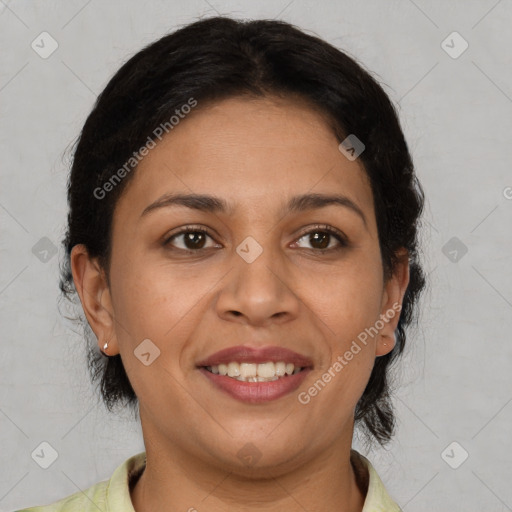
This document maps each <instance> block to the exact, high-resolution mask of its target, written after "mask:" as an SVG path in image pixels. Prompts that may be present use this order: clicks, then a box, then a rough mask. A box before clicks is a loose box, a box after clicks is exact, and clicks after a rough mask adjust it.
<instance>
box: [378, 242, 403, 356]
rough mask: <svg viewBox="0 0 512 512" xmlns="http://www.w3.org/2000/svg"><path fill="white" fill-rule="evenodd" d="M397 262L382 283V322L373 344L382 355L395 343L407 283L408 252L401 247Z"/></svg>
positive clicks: (379, 354) (390, 349) (389, 350)
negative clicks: (390, 273) (385, 280)
mask: <svg viewBox="0 0 512 512" xmlns="http://www.w3.org/2000/svg"><path fill="white" fill-rule="evenodd" d="M396 256H397V259H398V261H397V263H396V266H395V269H394V270H393V275H392V276H391V277H390V278H389V279H388V280H387V282H385V283H384V289H383V292H382V303H381V312H380V320H381V321H382V322H383V323H384V326H383V327H382V329H380V332H379V336H378V338H377V342H376V345H375V355H376V356H384V355H386V354H388V353H389V352H391V351H392V350H393V348H394V346H395V344H396V338H395V331H396V328H397V325H398V320H399V319H400V311H401V310H402V302H403V298H404V295H405V291H406V290H407V286H408V284H409V253H408V251H407V249H405V248H402V249H399V250H398V251H397V252H396Z"/></svg>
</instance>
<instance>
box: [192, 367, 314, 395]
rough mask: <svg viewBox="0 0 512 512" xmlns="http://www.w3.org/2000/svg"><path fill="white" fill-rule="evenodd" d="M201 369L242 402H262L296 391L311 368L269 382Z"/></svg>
mask: <svg viewBox="0 0 512 512" xmlns="http://www.w3.org/2000/svg"><path fill="white" fill-rule="evenodd" d="M199 371H200V372H201V373H202V374H203V375H205V376H206V377H207V378H208V379H209V380H210V382H212V383H213V384H214V385H215V386H216V387H217V388H219V389H220V390H222V391H224V392H225V393H227V394H228V395H230V396H232V397H233V398H236V399H237V400H241V401H242V402H247V403H251V404H260V403H264V402H270V401H271V400H277V399H278V398H281V397H282V396H285V395H287V394H289V393H292V392H293V391H295V390H296V389H297V388H298V387H299V386H300V385H301V384H302V382H303V381H304V379H305V378H306V376H307V374H308V373H309V371H310V368H305V369H304V370H302V371H300V372H299V373H296V374H295V375H288V376H286V377H280V378H279V379H277V380H273V381H269V382H242V381H240V380H236V379H232V378H231V377H227V376H225V375H218V374H215V373H212V372H209V371H208V370H207V369H206V368H199Z"/></svg>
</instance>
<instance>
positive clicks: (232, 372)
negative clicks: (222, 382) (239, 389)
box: [228, 363, 240, 377]
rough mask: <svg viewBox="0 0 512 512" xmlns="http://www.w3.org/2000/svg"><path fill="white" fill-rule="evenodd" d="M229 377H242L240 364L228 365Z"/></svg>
mask: <svg viewBox="0 0 512 512" xmlns="http://www.w3.org/2000/svg"><path fill="white" fill-rule="evenodd" d="M228 376H229V377H240V365H239V364H238V363H229V364H228Z"/></svg>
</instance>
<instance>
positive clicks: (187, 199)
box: [141, 194, 368, 228]
mask: <svg viewBox="0 0 512 512" xmlns="http://www.w3.org/2000/svg"><path fill="white" fill-rule="evenodd" d="M330 205H338V206H343V207H345V208H348V209H350V210H352V211H353V212H354V213H356V214H357V215H358V216H359V217H360V218H361V220H362V221H363V223H364V225H365V226H366V227H367V228H368V225H367V221H366V217H365V215H364V213H363V211H362V210H361V208H360V207H359V206H358V205H357V204H356V203H355V202H354V201H352V199H350V198H349V197H347V196H344V195H326V194H303V195H300V196H295V197H292V198H291V199H290V200H289V201H288V204H287V205H286V206H285V207H284V211H283V213H288V212H290V213H292V212H302V211H306V210H314V209H319V208H324V207H326V206H330ZM171 206H185V207H187V208H191V209H193V210H199V211H202V212H210V213H225V214H232V212H233V208H232V207H231V206H230V205H228V203H227V202H226V201H224V199H221V198H219V197H215V196H211V195H207V194H165V195H163V196H162V197H160V198H158V199H157V200H156V201H154V202H153V203H151V204H150V205H149V206H147V207H146V208H145V209H144V211H143V212H142V214H141V217H144V216H145V215H147V214H148V213H150V212H152V211H155V210H157V209H160V208H166V207H171Z"/></svg>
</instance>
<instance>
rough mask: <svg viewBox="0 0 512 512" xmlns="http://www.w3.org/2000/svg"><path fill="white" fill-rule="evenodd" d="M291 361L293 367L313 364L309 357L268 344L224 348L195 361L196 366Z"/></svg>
mask: <svg viewBox="0 0 512 512" xmlns="http://www.w3.org/2000/svg"><path fill="white" fill-rule="evenodd" d="M270 361H272V362H274V363H277V362H280V361H283V362H285V363H293V364H294V365H295V367H301V368H304V367H309V366H313V362H312V360H311V359H310V358H309V357H306V356H304V355H301V354H298V353H297V352H294V351H293V350H289V349H287V348H284V347H277V346H270V347H260V348H252V347H249V346H247V345H238V346H236V347H229V348H225V349H224V350H219V352H215V354H212V355H210V356H208V357H207V358H206V359H203V360H202V361H200V362H198V363H197V366H216V365H219V364H228V363H231V362H237V363H267V362H270Z"/></svg>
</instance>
